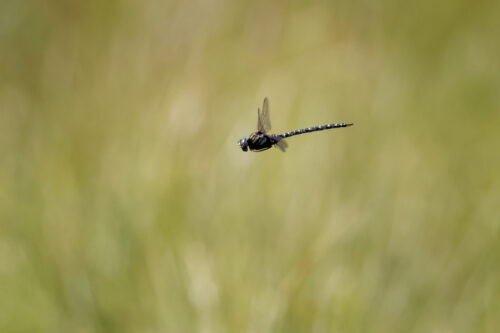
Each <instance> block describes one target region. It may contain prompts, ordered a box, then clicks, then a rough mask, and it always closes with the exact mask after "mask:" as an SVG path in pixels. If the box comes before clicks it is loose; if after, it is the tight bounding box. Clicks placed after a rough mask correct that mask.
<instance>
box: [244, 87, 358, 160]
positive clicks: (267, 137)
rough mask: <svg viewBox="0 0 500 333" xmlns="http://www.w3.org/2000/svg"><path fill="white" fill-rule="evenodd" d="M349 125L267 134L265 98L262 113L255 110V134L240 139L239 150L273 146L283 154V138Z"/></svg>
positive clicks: (331, 125)
mask: <svg viewBox="0 0 500 333" xmlns="http://www.w3.org/2000/svg"><path fill="white" fill-rule="evenodd" d="M351 125H353V124H346V123H338V124H327V125H321V126H314V127H308V128H303V129H299V130H295V131H291V132H287V133H285V134H268V133H267V132H268V131H270V130H271V121H270V118H269V101H268V100H267V97H266V98H264V103H263V105H262V112H261V111H260V109H257V132H254V133H252V134H250V136H249V137H248V138H246V137H244V138H242V139H241V140H239V141H238V144H239V145H240V147H241V150H243V151H248V150H249V149H250V150H251V151H263V150H267V149H269V148H271V147H272V146H275V147H277V148H278V149H280V150H281V151H283V152H284V151H285V150H286V148H287V147H288V144H287V143H286V141H285V140H284V139H285V138H288V137H291V136H294V135H299V134H304V133H310V132H316V131H322V130H326V129H332V128H338V127H348V126H351Z"/></svg>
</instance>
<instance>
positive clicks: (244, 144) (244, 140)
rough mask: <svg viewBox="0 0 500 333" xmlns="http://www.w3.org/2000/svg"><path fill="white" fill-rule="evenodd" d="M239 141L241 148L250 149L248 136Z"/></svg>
mask: <svg viewBox="0 0 500 333" xmlns="http://www.w3.org/2000/svg"><path fill="white" fill-rule="evenodd" d="M238 143H239V144H240V148H241V150H243V151H248V140H247V138H243V139H241V140H240V141H238Z"/></svg>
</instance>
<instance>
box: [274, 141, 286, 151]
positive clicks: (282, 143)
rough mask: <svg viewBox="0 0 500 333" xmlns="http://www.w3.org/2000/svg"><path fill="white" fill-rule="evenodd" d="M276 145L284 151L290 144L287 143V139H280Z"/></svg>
mask: <svg viewBox="0 0 500 333" xmlns="http://www.w3.org/2000/svg"><path fill="white" fill-rule="evenodd" d="M275 146H276V147H278V149H279V150H281V151H282V152H285V150H286V149H287V148H288V144H287V143H286V141H285V140H280V141H278V142H276V145H275Z"/></svg>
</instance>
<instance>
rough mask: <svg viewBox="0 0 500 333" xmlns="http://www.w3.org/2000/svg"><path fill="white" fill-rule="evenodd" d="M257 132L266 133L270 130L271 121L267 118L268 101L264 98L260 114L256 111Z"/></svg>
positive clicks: (258, 110)
mask: <svg viewBox="0 0 500 333" xmlns="http://www.w3.org/2000/svg"><path fill="white" fill-rule="evenodd" d="M257 116H258V120H257V130H258V131H259V132H262V133H267V132H268V131H270V130H271V120H270V118H269V101H268V100H267V97H266V98H264V104H262V112H261V111H260V109H257Z"/></svg>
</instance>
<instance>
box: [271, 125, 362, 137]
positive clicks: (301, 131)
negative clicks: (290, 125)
mask: <svg viewBox="0 0 500 333" xmlns="http://www.w3.org/2000/svg"><path fill="white" fill-rule="evenodd" d="M351 125H353V124H346V123H337V124H326V125H321V126H314V127H307V128H302V129H299V130H295V131H291V132H286V133H285V134H281V135H280V136H281V137H283V138H288V137H291V136H294V135H299V134H304V133H310V132H316V131H322V130H326V129H332V128H338V127H347V126H351Z"/></svg>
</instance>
